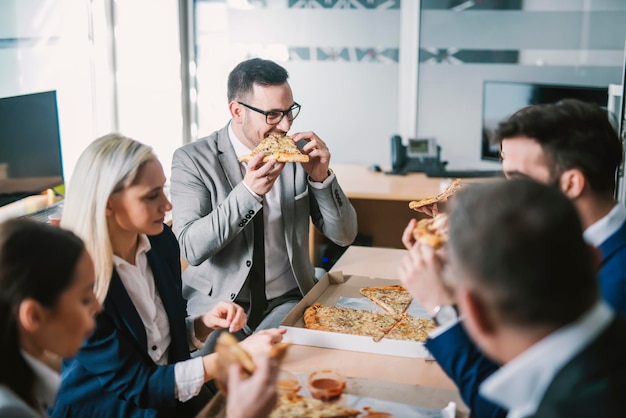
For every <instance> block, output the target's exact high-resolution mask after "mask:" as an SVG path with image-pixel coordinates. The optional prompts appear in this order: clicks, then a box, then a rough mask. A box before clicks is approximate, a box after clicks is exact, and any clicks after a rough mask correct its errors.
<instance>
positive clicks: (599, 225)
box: [583, 202, 626, 247]
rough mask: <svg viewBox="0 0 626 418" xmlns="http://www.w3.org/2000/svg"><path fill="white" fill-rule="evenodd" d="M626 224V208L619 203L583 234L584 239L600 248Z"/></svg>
mask: <svg viewBox="0 0 626 418" xmlns="http://www.w3.org/2000/svg"><path fill="white" fill-rule="evenodd" d="M624 222H626V207H625V206H624V205H622V204H621V203H619V202H618V203H617V204H616V205H615V206H614V207H613V209H611V211H610V212H609V213H608V214H607V215H606V216H604V217H603V218H600V219H599V220H598V221H596V222H595V223H594V224H593V225H591V226H590V227H589V228H587V229H585V232H583V238H585V241H587V243H589V244H591V245H593V246H594V247H599V246H600V245H602V243H603V242H604V241H606V240H607V239H608V238H609V237H610V236H611V235H613V234H614V233H615V232H617V230H618V229H620V228H621V227H622V225H623V224H624Z"/></svg>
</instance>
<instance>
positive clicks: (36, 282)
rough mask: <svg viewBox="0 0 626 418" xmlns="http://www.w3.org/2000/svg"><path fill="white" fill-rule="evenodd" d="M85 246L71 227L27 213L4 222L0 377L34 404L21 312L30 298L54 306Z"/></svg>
mask: <svg viewBox="0 0 626 418" xmlns="http://www.w3.org/2000/svg"><path fill="white" fill-rule="evenodd" d="M84 251H85V247H84V245H83V242H82V241H81V240H80V238H78V237H77V236H76V235H74V234H73V233H72V232H70V231H67V230H65V229H61V228H59V227H57V226H51V225H47V224H45V223H42V222H36V221H33V220H28V219H13V220H8V221H5V222H4V223H2V224H0V383H2V384H5V385H7V386H8V387H9V388H10V389H11V390H12V391H13V392H15V393H16V394H17V395H18V396H19V397H20V398H22V399H23V400H24V401H25V402H26V403H28V404H29V405H31V406H35V405H36V404H35V400H34V396H33V387H34V384H33V380H34V374H33V371H32V369H31V368H30V366H29V365H28V364H27V363H26V361H25V360H24V358H23V357H22V355H21V353H20V343H19V334H18V326H17V315H18V310H19V307H20V304H21V303H22V301H23V300H24V299H26V298H32V299H34V300H36V301H37V302H39V303H40V304H41V305H43V306H45V307H49V308H53V307H54V306H55V305H56V303H57V302H58V299H59V297H60V295H61V294H62V293H63V292H64V291H65V290H66V289H67V288H68V287H69V286H70V285H71V284H72V282H73V280H74V272H75V270H76V265H77V263H78V260H79V259H80V257H81V255H82V254H83V252H84Z"/></svg>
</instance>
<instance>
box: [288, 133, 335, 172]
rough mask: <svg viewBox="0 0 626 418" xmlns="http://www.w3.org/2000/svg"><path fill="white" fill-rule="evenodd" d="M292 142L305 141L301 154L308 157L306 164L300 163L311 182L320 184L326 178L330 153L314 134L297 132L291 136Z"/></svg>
mask: <svg viewBox="0 0 626 418" xmlns="http://www.w3.org/2000/svg"><path fill="white" fill-rule="evenodd" d="M291 137H292V138H293V140H294V142H299V141H303V140H304V141H306V142H307V144H306V145H305V146H304V147H303V148H302V153H304V154H307V155H308V156H309V162H308V163H301V164H302V167H303V168H304V171H306V172H307V173H308V174H309V177H311V179H312V180H313V181H317V182H322V181H324V180H326V178H327V177H328V165H329V164H330V151H329V150H328V147H327V146H326V144H325V143H324V141H322V140H321V139H320V138H319V137H318V136H317V135H316V134H315V132H299V133H296V134H293V135H291Z"/></svg>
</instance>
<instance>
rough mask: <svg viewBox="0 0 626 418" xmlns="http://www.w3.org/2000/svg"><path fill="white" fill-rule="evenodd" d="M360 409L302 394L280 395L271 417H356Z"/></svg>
mask: <svg viewBox="0 0 626 418" xmlns="http://www.w3.org/2000/svg"><path fill="white" fill-rule="evenodd" d="M359 414H360V411H358V410H356V409H352V408H348V407H345V406H342V405H340V404H337V403H331V402H323V401H321V400H318V399H313V398H309V397H305V396H302V395H298V394H296V395H280V396H279V397H278V403H277V404H276V408H275V409H274V410H273V411H272V413H271V414H270V415H269V416H270V418H293V417H310V418H342V417H356V416H357V415H359Z"/></svg>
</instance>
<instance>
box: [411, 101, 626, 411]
mask: <svg viewBox="0 0 626 418" xmlns="http://www.w3.org/2000/svg"><path fill="white" fill-rule="evenodd" d="M497 137H498V139H499V142H500V144H501V150H502V160H503V170H504V174H505V176H506V177H507V178H516V177H527V178H531V179H534V180H536V181H539V182H541V183H544V184H548V185H552V186H555V187H557V188H559V189H560V190H561V191H562V192H563V193H564V194H565V195H566V196H567V197H568V198H570V199H571V200H572V202H573V203H574V205H575V207H576V209H577V210H578V213H579V216H580V218H581V221H582V224H583V227H584V228H585V230H584V233H583V236H584V238H585V240H586V241H587V242H588V243H589V244H590V245H592V246H594V247H596V248H597V252H598V254H597V258H598V260H596V261H597V267H598V280H599V284H600V291H601V295H602V297H603V298H604V299H605V300H606V301H607V302H608V304H609V305H610V306H611V307H612V308H613V309H614V310H615V311H616V312H617V313H618V314H619V315H621V316H625V315H626V209H625V208H624V206H623V205H622V204H618V203H617V202H616V201H615V199H614V197H613V196H614V194H613V192H614V188H615V172H616V169H617V167H618V165H619V164H620V162H621V158H622V146H621V143H620V141H619V138H618V136H617V133H616V132H615V130H614V128H613V126H612V125H611V123H610V121H609V119H608V117H607V113H606V111H604V110H603V109H601V108H599V107H597V106H595V105H591V104H587V103H583V102H580V101H576V100H564V101H562V102H560V103H558V104H547V105H536V106H530V107H528V108H524V109H522V110H520V111H519V112H517V113H516V114H514V115H513V116H512V117H511V118H510V119H509V120H507V121H505V122H503V123H501V124H500V127H499V130H498V136H497ZM429 209H434V210H435V211H436V207H434V208H429ZM413 222H414V221H412V223H411V224H409V226H408V227H407V229H406V231H405V234H404V235H403V242H404V244H405V245H406V246H407V248H411V247H412V246H413V240H412V239H411V237H410V235H411V234H410V231H411V230H412V226H413ZM415 252H416V251H415V250H412V253H415ZM441 268H442V263H441V260H440V259H439V258H438V257H436V256H433V257H432V258H431V259H429V260H426V259H424V257H423V256H422V254H421V253H417V254H412V256H411V257H407V259H406V260H405V262H404V264H403V267H401V274H403V275H404V276H405V277H409V276H411V275H414V276H415V277H416V278H420V281H419V282H420V283H421V284H420V287H421V288H422V289H423V291H422V292H420V296H419V297H420V302H422V304H423V305H424V306H425V307H426V308H427V309H431V310H435V309H436V310H437V312H438V314H439V315H438V316H439V317H440V318H441V322H443V321H445V320H447V321H449V322H448V324H447V326H446V327H440V328H439V329H438V330H437V331H436V332H435V333H434V334H432V335H431V338H430V339H429V341H427V344H426V345H427V347H428V348H429V350H430V351H431V353H432V354H433V355H434V356H435V358H436V359H437V361H438V362H439V363H440V365H441V366H442V367H443V368H444V370H446V372H447V373H448V374H449V375H450V377H451V378H452V379H453V380H454V381H455V383H456V384H457V385H458V387H459V389H460V391H461V394H462V396H463V399H464V400H465V402H466V403H467V404H468V405H469V406H470V408H471V409H472V411H473V415H474V416H477V417H499V416H504V415H505V414H506V411H504V410H502V409H500V408H498V407H497V406H495V405H493V404H492V403H490V402H488V401H486V400H485V399H484V398H482V397H481V396H480V395H479V394H478V388H479V386H480V383H481V382H482V381H483V380H484V379H485V378H486V377H487V376H489V375H490V374H492V373H493V372H494V371H495V370H497V369H498V367H499V366H498V365H497V364H496V363H493V362H491V361H490V360H488V359H487V358H485V356H484V355H483V353H481V351H480V350H478V349H477V348H476V347H475V346H474V344H473V343H472V341H471V340H470V339H469V337H468V335H467V334H466V331H465V329H464V328H463V326H462V325H461V323H460V322H459V321H458V318H457V316H456V314H455V311H454V308H453V307H452V306H453V305H454V299H453V297H452V295H451V294H450V293H449V292H448V291H447V289H446V288H445V287H444V286H442V285H441V283H440V280H439V278H438V271H440V270H441ZM446 313H448V314H447V315H445V314H446Z"/></svg>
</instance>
